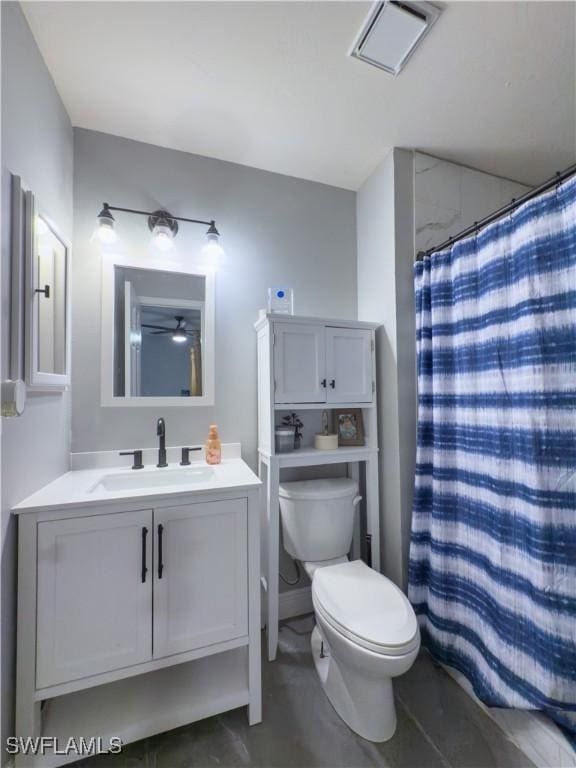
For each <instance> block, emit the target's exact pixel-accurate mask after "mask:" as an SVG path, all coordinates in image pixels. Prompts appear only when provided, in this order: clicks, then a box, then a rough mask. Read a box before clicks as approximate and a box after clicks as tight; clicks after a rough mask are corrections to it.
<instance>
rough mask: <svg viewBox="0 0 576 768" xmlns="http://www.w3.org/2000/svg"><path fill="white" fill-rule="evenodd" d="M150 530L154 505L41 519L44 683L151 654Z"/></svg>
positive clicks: (40, 659)
mask: <svg viewBox="0 0 576 768" xmlns="http://www.w3.org/2000/svg"><path fill="white" fill-rule="evenodd" d="M151 533H152V511H151V510H145V511H136V512H123V513H121V514H117V515H90V516H88V517H73V518H69V519H66V520H50V521H45V522H39V523H38V527H37V542H38V543H37V546H38V596H37V603H36V614H37V619H36V621H37V636H36V686H37V688H38V689H41V688H47V687H49V686H51V685H58V684H59V683H66V682H69V681H71V680H77V679H79V678H82V677H88V676H90V675H97V674H100V673H102V672H108V671H109V670H113V669H120V668H122V667H128V666H131V665H132V664H140V663H141V662H144V661H149V660H150V659H152V631H151V630H152V579H151V578H150V574H149V569H148V572H145V571H143V570H142V569H143V568H148V566H149V565H151V564H152V537H151Z"/></svg>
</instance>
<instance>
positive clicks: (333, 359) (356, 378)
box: [326, 328, 373, 403]
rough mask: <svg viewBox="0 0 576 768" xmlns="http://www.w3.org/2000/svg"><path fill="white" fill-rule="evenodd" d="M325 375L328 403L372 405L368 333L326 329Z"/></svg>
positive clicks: (369, 335)
mask: <svg viewBox="0 0 576 768" xmlns="http://www.w3.org/2000/svg"><path fill="white" fill-rule="evenodd" d="M326 374H327V378H328V402H329V403H371V402H372V375H373V374H372V333H371V331H368V330H364V329H362V328H326Z"/></svg>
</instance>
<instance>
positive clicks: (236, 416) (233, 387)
mask: <svg viewBox="0 0 576 768" xmlns="http://www.w3.org/2000/svg"><path fill="white" fill-rule="evenodd" d="M74 133H75V161H74V245H75V253H74V265H73V291H74V301H73V327H74V332H73V336H72V361H73V363H72V391H73V397H72V403H73V418H72V425H73V427H72V450H73V451H95V450H110V449H116V448H119V447H122V448H129V447H135V448H146V447H150V446H153V445H155V443H156V437H155V422H156V419H157V418H158V417H159V416H164V418H165V419H166V431H167V442H168V444H169V445H187V444H192V445H193V444H194V443H197V442H199V441H203V440H204V439H205V437H206V434H207V431H208V425H209V424H210V423H211V422H216V423H217V424H218V425H219V427H220V435H221V438H222V440H223V441H226V442H229V441H236V440H239V441H241V442H242V445H243V450H244V457H245V458H246V460H247V461H248V462H249V463H250V464H251V465H252V466H253V467H254V466H255V458H256V439H257V432H256V423H257V416H256V335H255V332H254V329H253V323H254V321H255V320H256V318H257V315H258V309H259V308H260V307H264V306H265V304H266V300H267V288H268V286H270V285H276V284H285V285H291V286H293V288H294V292H295V307H296V311H297V313H298V314H311V315H327V316H336V317H342V318H349V319H354V318H355V317H356V234H355V233H356V222H355V195H354V193H353V192H349V191H345V190H341V189H336V188H333V187H327V186H324V185H321V184H315V183H313V182H309V181H302V180H300V179H295V178H291V177H288V176H280V175H277V174H273V173H268V172H265V171H259V170H255V169H253V168H248V167H244V166H240V165H235V164H232V163H226V162H222V161H220V160H213V159H210V158H206V157H199V156H196V155H190V154H187V153H184V152H178V151H174V150H170V149H163V148H161V147H157V146H153V145H150V144H143V143H139V142H135V141H130V140H127V139H122V138H118V137H116V136H110V135H106V134H102V133H96V132H93V131H87V130H79V129H76V130H75V132H74ZM104 200H105V201H107V202H109V203H110V204H111V205H120V206H125V207H130V208H141V209H144V210H154V209H156V208H158V207H160V206H164V207H166V208H167V209H168V210H170V211H171V212H172V213H174V214H175V215H182V216H189V217H192V218H200V219H211V218H215V219H216V222H217V224H218V227H219V229H220V231H221V233H222V240H223V244H224V245H225V248H226V258H225V260H224V262H223V264H222V266H221V268H220V269H219V270H218V273H217V275H216V399H215V403H216V404H215V406H214V407H213V408H194V407H189V408H186V407H174V408H161V409H160V408H102V407H101V405H100V280H101V253H100V249H99V247H98V245H97V244H96V243H93V242H90V239H91V235H92V232H93V229H94V224H95V216H96V215H97V213H98V211H99V208H100V206H101V204H102V202H103V201H104ZM117 229H118V233H119V235H120V236H121V242H120V244H119V248H122V249H123V250H124V252H126V253H129V254H132V255H135V256H141V258H142V262H143V264H144V263H145V259H146V254H147V250H148V247H149V240H150V236H149V232H148V229H147V226H146V221H145V219H142V218H139V217H135V216H128V215H123V214H118V216H117ZM203 235H204V228H203V227H196V226H194V225H186V224H182V226H181V229H180V232H179V234H178V236H177V241H176V242H177V244H178V247H179V249H180V251H181V252H183V253H186V252H187V251H188V252H189V254H190V260H191V261H192V262H193V261H194V259H195V257H196V255H197V253H198V251H199V250H200V248H201V246H202V243H203ZM167 258H168V257H167Z"/></svg>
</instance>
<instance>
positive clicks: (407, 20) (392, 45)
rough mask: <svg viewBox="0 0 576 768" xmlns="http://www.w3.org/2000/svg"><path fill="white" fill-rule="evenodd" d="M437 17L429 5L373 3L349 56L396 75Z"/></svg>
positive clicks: (391, 1)
mask: <svg viewBox="0 0 576 768" xmlns="http://www.w3.org/2000/svg"><path fill="white" fill-rule="evenodd" d="M439 15H440V10H439V9H438V8H436V7H435V6H433V5H432V4H431V3H425V2H396V0H386V2H383V3H376V4H375V5H374V7H373V8H372V10H371V11H370V14H369V16H368V18H367V19H366V21H365V23H364V25H363V27H362V29H361V31H360V34H359V35H358V38H357V39H356V42H355V43H354V47H353V48H352V50H351V51H350V55H351V56H354V57H355V58H356V59H360V60H361V61H365V62H367V63H368V64H372V65H373V66H375V67H379V68H380V69H383V70H385V71H386V72H390V73H391V74H392V75H398V74H399V73H400V72H401V71H402V69H403V67H404V66H405V64H406V62H407V61H408V59H409V58H410V56H411V55H412V53H413V52H414V49H415V48H416V46H417V45H418V44H419V43H420V42H421V41H422V39H423V38H424V36H425V35H426V34H427V33H428V31H429V30H430V27H431V26H432V25H433V24H434V22H435V21H436V19H437V18H438V16H439Z"/></svg>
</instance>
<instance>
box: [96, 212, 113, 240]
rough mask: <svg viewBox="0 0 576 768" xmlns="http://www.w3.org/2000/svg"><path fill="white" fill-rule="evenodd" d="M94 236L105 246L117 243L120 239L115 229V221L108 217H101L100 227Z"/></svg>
mask: <svg viewBox="0 0 576 768" xmlns="http://www.w3.org/2000/svg"><path fill="white" fill-rule="evenodd" d="M94 234H95V236H96V238H97V239H98V240H100V242H101V243H102V244H103V245H110V243H115V242H116V240H117V239H118V235H117V234H116V230H115V229H114V219H110V218H109V217H108V216H99V217H98V226H97V227H96V232H95V233H94Z"/></svg>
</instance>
